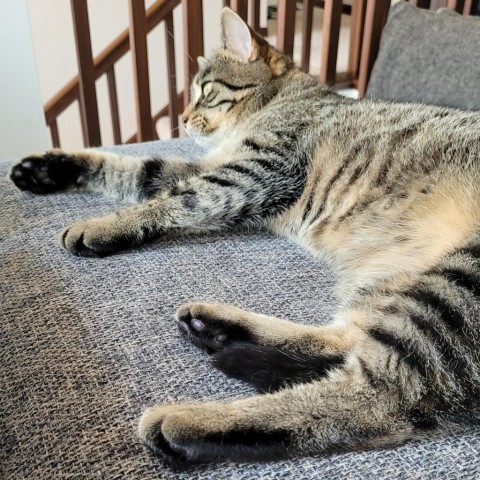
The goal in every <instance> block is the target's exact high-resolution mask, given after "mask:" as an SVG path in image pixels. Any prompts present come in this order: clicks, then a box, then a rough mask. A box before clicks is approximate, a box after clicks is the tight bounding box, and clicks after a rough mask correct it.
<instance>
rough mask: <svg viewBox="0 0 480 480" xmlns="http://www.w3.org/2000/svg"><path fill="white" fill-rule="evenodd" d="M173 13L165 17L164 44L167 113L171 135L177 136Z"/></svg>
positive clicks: (177, 107)
mask: <svg viewBox="0 0 480 480" xmlns="http://www.w3.org/2000/svg"><path fill="white" fill-rule="evenodd" d="M173 28H174V27H173V15H172V12H170V13H169V14H168V15H167V16H166V17H165V45H166V47H167V76H168V99H169V102H168V115H169V117H170V128H171V131H172V137H178V115H179V114H180V108H179V107H180V105H179V104H178V94H177V68H176V65H175V32H174V30H173Z"/></svg>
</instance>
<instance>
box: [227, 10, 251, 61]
mask: <svg viewBox="0 0 480 480" xmlns="http://www.w3.org/2000/svg"><path fill="white" fill-rule="evenodd" d="M222 41H223V46H224V48H226V49H227V50H230V51H231V52H233V53H235V54H236V55H237V56H239V57H240V58H241V59H242V60H243V61H244V62H253V61H254V60H256V59H257V57H258V49H257V46H256V43H255V40H254V39H253V38H252V35H251V33H250V29H249V28H248V25H247V24H246V23H245V22H244V21H243V20H242V19H241V18H240V17H239V16H238V15H237V14H236V13H235V12H234V11H233V10H230V9H229V8H227V7H225V8H224V9H223V10H222Z"/></svg>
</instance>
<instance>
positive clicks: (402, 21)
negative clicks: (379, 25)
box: [366, 2, 480, 110]
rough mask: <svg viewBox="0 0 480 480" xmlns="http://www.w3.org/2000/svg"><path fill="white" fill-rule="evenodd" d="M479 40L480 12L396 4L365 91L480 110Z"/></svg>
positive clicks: (389, 97) (382, 96)
mask: <svg viewBox="0 0 480 480" xmlns="http://www.w3.org/2000/svg"><path fill="white" fill-rule="evenodd" d="M479 45H480V18H478V17H464V16H461V15H459V14H457V13H455V12H453V11H452V10H447V9H443V10H439V11H438V12H433V11H428V10H422V9H419V8H416V7H414V6H412V5H410V4H407V3H403V2H402V3H399V4H396V5H394V6H393V7H392V9H391V10H390V14H389V18H388V22H387V24H386V26H385V29H384V31H383V34H382V40H381V43H380V51H379V55H378V58H377V61H376V62H375V65H374V68H373V71H372V75H371V78H370V83H369V85H368V89H367V94H366V96H367V97H371V98H379V99H384V100H393V101H397V102H422V103H428V104H434V105H443V106H446V107H456V108H461V109H469V110H480V48H479Z"/></svg>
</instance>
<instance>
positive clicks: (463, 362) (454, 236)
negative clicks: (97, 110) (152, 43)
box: [11, 9, 480, 466]
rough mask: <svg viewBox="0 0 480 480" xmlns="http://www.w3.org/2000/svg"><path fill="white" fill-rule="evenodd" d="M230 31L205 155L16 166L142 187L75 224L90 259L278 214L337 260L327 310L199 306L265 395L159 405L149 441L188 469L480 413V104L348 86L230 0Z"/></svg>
mask: <svg viewBox="0 0 480 480" xmlns="http://www.w3.org/2000/svg"><path fill="white" fill-rule="evenodd" d="M222 27H223V45H224V48H223V49H222V50H221V51H219V52H218V53H217V54H216V55H214V56H213V57H212V58H210V59H208V60H207V59H204V58H199V73H198V74H197V75H196V77H195V78H194V80H193V83H192V86H191V103H190V104H189V106H188V108H187V109H186V111H185V112H184V114H183V120H184V123H185V127H186V130H187V132H188V133H189V134H190V135H191V136H194V137H195V138H196V139H197V140H198V141H199V142H201V143H203V144H208V145H210V147H211V148H210V150H209V151H210V153H209V154H208V155H206V156H205V158H203V159H202V160H201V161H199V162H195V163H189V162H187V161H184V160H178V161H176V160H168V161H167V160H165V159H162V158H151V159H147V160H140V159H138V158H132V157H126V156H121V155H116V154H113V153H105V152H100V151H96V150H85V151H81V152H77V153H67V152H64V151H60V150H52V151H49V152H47V153H45V154H42V155H37V156H32V157H28V158H26V159H24V160H22V161H21V162H20V163H19V164H17V165H16V166H15V167H14V168H13V170H12V172H11V178H12V180H13V182H14V183H15V184H16V185H17V187H19V188H20V189H22V190H28V191H31V192H34V193H49V192H55V191H59V190H87V191H93V192H103V193H105V194H107V195H114V196H116V197H119V198H122V199H126V200H131V201H133V202H135V204H134V205H133V206H131V207H129V208H125V209H123V210H119V211H117V212H115V213H113V214H111V215H108V216H105V217H102V218H95V219H92V220H86V221H81V222H78V223H75V224H73V225H71V226H69V227H67V228H66V229H65V230H63V232H61V234H60V242H61V245H62V246H63V247H64V248H65V249H66V250H67V251H69V252H71V253H73V254H75V255H84V256H102V255H106V254H111V253H114V252H116V251H117V250H119V249H123V248H127V247H131V246H134V245H140V244H142V243H143V242H146V241H149V240H153V239H156V238H159V237H161V236H162V235H164V234H167V233H169V234H171V233H178V234H181V233H186V232H189V233H192V232H206V231H218V230H225V229H230V228H232V227H237V226H250V227H257V226H267V227H268V228H270V229H271V230H272V231H274V232H276V233H278V234H280V235H284V236H286V237H288V238H290V239H292V240H293V241H295V242H298V243H300V244H301V245H303V246H304V247H305V248H306V249H308V250H309V251H310V252H311V253H312V254H313V255H314V256H316V257H320V258H323V259H326V260H327V261H328V262H329V263H330V264H331V265H332V267H333V268H334V270H335V271H336V274H337V277H338V284H337V294H338V298H339V303H340V304H339V308H338V310H337V313H336V315H335V317H334V318H333V319H332V321H331V323H329V324H328V325H327V326H304V325H299V324H295V323H292V322H290V321H288V320H284V319H278V318H274V317H269V316H265V315H260V314H256V313H252V312H247V311H243V310H240V309H238V308H236V307H233V306H230V305H224V304H206V303H190V304H187V305H183V306H181V307H180V308H179V310H178V312H177V322H178V326H179V328H180V329H181V331H182V332H183V333H184V334H185V335H187V336H188V337H189V338H190V339H191V340H192V341H193V342H195V343H196V344H197V345H198V346H200V347H201V348H202V349H203V350H205V351H207V352H208V353H211V354H212V355H213V364H214V366H215V367H216V368H218V369H220V370H221V371H223V372H224V373H225V374H227V375H230V376H233V377H235V378H240V379H243V380H245V381H246V382H249V383H251V384H253V385H254V386H255V387H257V388H258V389H259V390H260V391H261V392H262V394H259V395H258V396H254V397H251V398H246V399H242V400H237V401H234V402H229V403H228V402H227V403H219V402H213V403H212V402H211V403H195V404H183V405H166V406H165V405H160V406H153V407H151V408H149V409H148V410H147V411H146V412H145V413H144V415H143V416H142V418H141V421H140V426H139V435H140V437H141V439H142V440H143V441H144V442H145V443H146V444H147V445H149V446H150V447H151V448H152V449H153V450H154V451H155V452H158V453H160V454H162V455H163V456H164V457H165V458H166V459H167V460H168V461H169V462H170V463H171V464H172V465H175V466H186V465H188V464H192V463H199V462H212V461H221V460H227V459H228V460H235V461H258V460H271V459H277V458H284V457H290V456H297V455H311V454H318V453H320V452H324V451H330V450H332V449H336V448H359V447H372V446H376V445H384V444H388V443H397V442H401V441H404V440H406V439H408V438H411V437H412V436H414V435H415V434H416V433H417V432H419V431H422V430H424V429H427V428H435V427H436V426H437V425H438V424H439V423H441V422H442V419H443V418H444V417H445V415H450V414H455V413H463V412H469V411H472V410H475V408H477V407H478V398H479V393H480V351H479V348H478V343H479V336H480V323H479V317H480V239H479V235H480V210H478V209H477V207H480V114H479V113H474V112H462V111H458V110H453V109H447V108H439V107H433V106H424V105H416V104H391V103H386V102H381V101H371V100H360V101H353V100H349V99H346V98H343V97H341V96H339V95H337V94H336V93H334V92H333V91H332V90H330V89H329V88H327V87H325V86H322V85H319V84H318V83H317V82H316V81H315V80H314V79H313V78H312V77H310V76H309V75H307V74H305V73H303V72H301V71H300V70H299V69H298V68H297V67H296V66H295V65H294V64H293V62H292V60H291V59H290V58H289V57H287V56H285V55H283V54H282V53H281V52H279V51H277V50H276V49H275V48H273V47H271V46H270V45H269V44H268V43H267V42H266V41H265V40H264V39H262V38H261V37H259V36H258V35H257V34H256V33H255V32H253V31H251V30H250V29H249V28H248V27H247V26H246V25H245V24H244V23H243V22H242V20H241V19H240V18H239V17H238V16H237V15H236V14H235V13H233V12H232V11H231V10H229V9H225V10H224V11H223V13H222ZM312 281H314V280H312Z"/></svg>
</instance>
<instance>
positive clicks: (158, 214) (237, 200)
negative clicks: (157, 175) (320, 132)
mask: <svg viewBox="0 0 480 480" xmlns="http://www.w3.org/2000/svg"><path fill="white" fill-rule="evenodd" d="M306 174H307V168H306V166H305V165H296V164H295V160H294V159H289V158H282V159H277V160H275V159H262V160H261V163H260V160H259V159H257V158H256V157H255V158H252V159H249V158H247V159H245V160H242V161H237V162H232V163H229V164H228V165H224V166H221V167H217V168H215V169H213V170H211V171H209V172H204V173H201V174H199V175H197V176H193V177H189V178H186V179H185V180H180V181H178V182H177V183H176V184H175V185H174V186H173V187H172V188H171V189H169V190H167V191H164V192H163V193H161V194H159V195H158V196H157V197H155V198H153V199H151V200H149V201H147V202H144V203H141V204H138V205H135V206H133V207H130V208H127V209H124V210H119V211H117V212H115V213H113V214H111V215H108V216H106V217H102V218H97V219H93V220H88V221H84V222H79V223H76V224H74V225H72V226H70V227H68V228H67V229H65V230H64V231H63V232H62V233H61V237H60V239H61V244H62V246H63V247H64V248H65V249H66V250H68V251H70V252H72V253H74V254H77V255H86V256H95V255H96V256H99V255H105V254H108V253H112V252H115V251H117V250H119V249H123V248H127V247H130V246H133V245H139V244H142V243H144V242H145V241H148V240H151V239H154V238H158V237H160V236H162V235H163V234H165V233H169V232H172V233H176V232H184V231H189V232H202V231H204V232H205V231H215V230H221V229H225V228H228V227H232V226H235V225H250V226H258V225H261V224H263V223H265V222H266V220H267V219H268V218H271V217H273V216H275V215H276V214H278V213H280V212H282V211H284V210H285V209H286V208H288V207H289V206H290V205H292V204H293V203H294V202H295V201H296V200H297V199H298V198H299V196H300V194H301V192H302V190H303V187H304V184H305V178H306Z"/></svg>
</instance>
